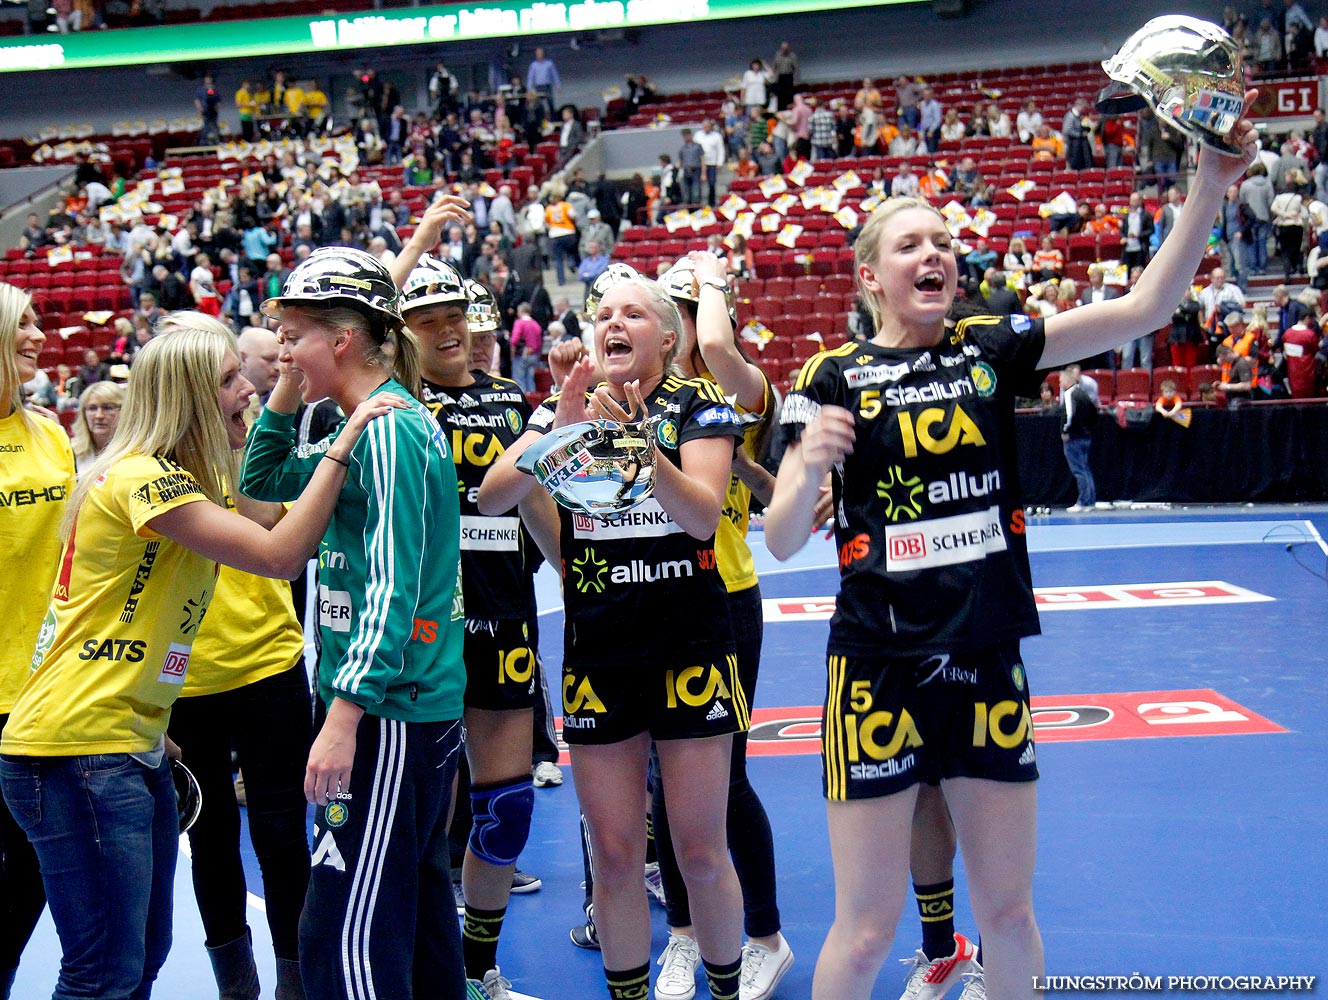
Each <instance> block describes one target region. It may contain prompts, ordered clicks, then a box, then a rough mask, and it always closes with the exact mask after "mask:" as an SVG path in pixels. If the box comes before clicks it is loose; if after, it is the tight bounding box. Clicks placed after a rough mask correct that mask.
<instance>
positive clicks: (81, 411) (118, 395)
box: [73, 382, 124, 472]
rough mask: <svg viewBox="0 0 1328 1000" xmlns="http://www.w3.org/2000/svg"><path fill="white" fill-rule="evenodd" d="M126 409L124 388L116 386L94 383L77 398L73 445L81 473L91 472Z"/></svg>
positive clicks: (113, 384)
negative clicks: (88, 469) (86, 470)
mask: <svg viewBox="0 0 1328 1000" xmlns="http://www.w3.org/2000/svg"><path fill="white" fill-rule="evenodd" d="M123 406H124V386H122V385H120V384H119V383H117V382H94V383H92V385H90V386H88V387H87V388H86V389H84V390H83V395H81V396H79V397H78V418H77V419H76V420H75V421H74V433H73V445H74V460H75V462H76V463H77V467H78V471H79V472H82V471H83V470H84V469H87V468H90V467H91V465H92V463H93V462H95V461H96V460H97V456H99V455H100V454H101V453H102V452H103V451H104V450H105V448H106V446H107V445H108V444H110V443H111V437H112V436H113V435H114V434H115V428H116V425H117V424H119V422H120V410H121V409H122V408H123Z"/></svg>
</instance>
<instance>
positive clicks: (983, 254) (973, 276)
mask: <svg viewBox="0 0 1328 1000" xmlns="http://www.w3.org/2000/svg"><path fill="white" fill-rule="evenodd" d="M995 263H996V251H995V250H993V249H992V248H991V247H990V245H988V243H987V241H986V240H984V239H981V238H979V239H978V243H977V246H976V247H974V248H973V249H972V250H970V251H969V252H968V254H967V255H966V256H965V257H964V268H965V270H966V272H967V274H968V277H969V280H970V281H972V282H973V283H974V284H977V283H978V282H979V281H981V280H982V279H983V278H984V277H985V276H986V273H987V269H988V268H989V267H992V266H994V265H995Z"/></svg>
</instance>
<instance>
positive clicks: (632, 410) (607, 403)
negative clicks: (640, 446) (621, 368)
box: [590, 379, 646, 424]
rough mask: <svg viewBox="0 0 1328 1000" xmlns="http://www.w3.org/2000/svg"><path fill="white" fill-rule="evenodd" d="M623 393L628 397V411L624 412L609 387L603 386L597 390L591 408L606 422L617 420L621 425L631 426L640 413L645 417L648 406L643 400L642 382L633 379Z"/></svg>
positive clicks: (626, 385)
mask: <svg viewBox="0 0 1328 1000" xmlns="http://www.w3.org/2000/svg"><path fill="white" fill-rule="evenodd" d="M623 392H624V393H625V394H626V395H627V409H625V410H624V409H623V407H622V404H621V403H619V402H618V401H617V400H616V399H614V398H613V394H612V393H611V392H609V387H608V386H607V385H601V386H600V387H599V388H597V389H596V390H595V398H594V399H593V400H592V401H591V404H590V405H591V408H592V409H594V410H595V411H596V415H597V416H598V417H600V418H602V419H604V420H616V421H617V422H618V423H620V424H630V423H631V422H632V421H633V420H636V419H637V414H638V413H640V415H641V417H645V415H646V404H645V403H644V402H642V400H641V382H640V381H639V380H637V379H633V380H632V381H631V382H626V383H624V384H623Z"/></svg>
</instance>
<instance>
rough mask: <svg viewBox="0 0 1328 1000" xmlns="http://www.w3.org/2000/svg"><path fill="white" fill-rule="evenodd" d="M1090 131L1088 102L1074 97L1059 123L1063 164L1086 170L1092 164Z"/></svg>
mask: <svg viewBox="0 0 1328 1000" xmlns="http://www.w3.org/2000/svg"><path fill="white" fill-rule="evenodd" d="M1091 132H1092V123H1091V122H1090V120H1089V118H1088V102H1087V101H1086V100H1084V99H1083V98H1082V97H1076V98H1075V101H1074V104H1073V105H1072V106H1071V107H1070V110H1069V111H1067V112H1065V120H1064V121H1063V122H1062V123H1061V134H1062V135H1064V136H1065V165H1066V166H1067V167H1069V168H1070V169H1071V170H1087V169H1088V168H1089V167H1091V166H1092V165H1093V147H1092V145H1091V144H1090V142H1089V136H1090V134H1091Z"/></svg>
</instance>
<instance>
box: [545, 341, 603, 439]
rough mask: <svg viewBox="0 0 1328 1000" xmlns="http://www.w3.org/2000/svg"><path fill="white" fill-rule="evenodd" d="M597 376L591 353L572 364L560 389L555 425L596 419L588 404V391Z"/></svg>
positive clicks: (559, 425) (555, 411)
mask: <svg viewBox="0 0 1328 1000" xmlns="http://www.w3.org/2000/svg"><path fill="white" fill-rule="evenodd" d="M595 378H596V369H595V363H594V362H593V361H592V360H591V359H590V356H589V355H586V356H584V357H581V358H579V359H578V360H577V362H576V364H574V365H572V369H571V371H569V372H568V373H567V378H565V379H563V384H562V388H561V389H559V391H558V406H557V408H556V409H555V410H554V413H553V426H554V427H566V426H567V425H568V424H575V423H580V422H581V421H582V420H594V419H595V416H596V414H595V413H594V412H592V411H591V409H590V407H588V406H587V405H586V393H588V392H589V391H590V386H591V385H592V384H593V383H594V381H595Z"/></svg>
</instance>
